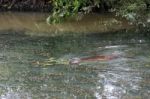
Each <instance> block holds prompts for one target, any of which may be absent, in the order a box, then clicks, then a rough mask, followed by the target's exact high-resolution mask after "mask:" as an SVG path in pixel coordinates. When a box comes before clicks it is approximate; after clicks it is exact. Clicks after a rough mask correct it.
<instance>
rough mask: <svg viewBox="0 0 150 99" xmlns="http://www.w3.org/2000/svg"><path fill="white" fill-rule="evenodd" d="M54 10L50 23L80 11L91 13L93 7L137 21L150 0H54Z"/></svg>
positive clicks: (62, 19) (57, 21)
mask: <svg viewBox="0 0 150 99" xmlns="http://www.w3.org/2000/svg"><path fill="white" fill-rule="evenodd" d="M52 3H53V12H52V15H51V16H49V18H48V19H47V22H48V23H60V22H62V21H64V20H66V19H67V18H69V17H74V16H76V15H77V14H78V13H84V14H86V13H90V12H92V10H93V8H96V7H97V8H99V9H100V10H111V9H112V11H115V12H116V14H117V15H121V16H123V17H126V18H127V19H129V20H131V21H135V20H136V19H137V18H138V17H139V16H140V15H142V12H143V11H145V10H146V9H147V7H148V5H149V4H150V1H149V0H53V2H52Z"/></svg>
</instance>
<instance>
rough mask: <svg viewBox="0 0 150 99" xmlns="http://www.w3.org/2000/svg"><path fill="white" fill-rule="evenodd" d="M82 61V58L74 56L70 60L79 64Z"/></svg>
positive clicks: (71, 62) (70, 62)
mask: <svg viewBox="0 0 150 99" xmlns="http://www.w3.org/2000/svg"><path fill="white" fill-rule="evenodd" d="M80 62H81V60H80V58H72V59H70V60H69V64H71V65H73V64H79V63H80Z"/></svg>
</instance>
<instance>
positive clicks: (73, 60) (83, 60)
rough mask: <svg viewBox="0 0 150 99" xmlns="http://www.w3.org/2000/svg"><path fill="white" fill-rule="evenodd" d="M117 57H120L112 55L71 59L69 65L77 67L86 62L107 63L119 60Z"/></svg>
mask: <svg viewBox="0 0 150 99" xmlns="http://www.w3.org/2000/svg"><path fill="white" fill-rule="evenodd" d="M119 57H120V54H118V53H117V54H116V53H112V54H111V55H96V56H92V57H84V58H72V59H71V60H70V61H69V64H71V65H73V64H76V65H78V64H79V63H81V62H86V61H109V60H112V59H116V58H119Z"/></svg>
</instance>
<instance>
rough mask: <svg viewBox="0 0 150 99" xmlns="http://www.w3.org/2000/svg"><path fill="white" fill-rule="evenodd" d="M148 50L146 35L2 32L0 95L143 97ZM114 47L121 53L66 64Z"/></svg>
mask: <svg viewBox="0 0 150 99" xmlns="http://www.w3.org/2000/svg"><path fill="white" fill-rule="evenodd" d="M149 49H150V35H149V33H124V32H123V33H122V32H120V33H107V34H77V35H75V34H64V35H59V36H54V37H36V36H28V35H25V34H24V32H23V31H20V32H14V31H11V30H10V31H1V32H0V99H148V98H149V97H150V50H149ZM115 51H117V52H119V53H121V54H122V57H120V58H118V59H115V60H111V61H104V62H100V61H99V62H84V63H81V64H79V65H69V64H68V63H67V62H68V61H69V59H71V58H74V57H88V56H92V55H93V54H98V55H109V54H111V53H113V52H115ZM50 59H53V60H55V61H54V62H53V61H50ZM59 61H62V62H59ZM64 61H65V62H64Z"/></svg>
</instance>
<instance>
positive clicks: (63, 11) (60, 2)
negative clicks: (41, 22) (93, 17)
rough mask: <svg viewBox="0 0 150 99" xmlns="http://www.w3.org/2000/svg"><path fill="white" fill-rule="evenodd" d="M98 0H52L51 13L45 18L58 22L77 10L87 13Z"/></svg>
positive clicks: (74, 14)
mask: <svg viewBox="0 0 150 99" xmlns="http://www.w3.org/2000/svg"><path fill="white" fill-rule="evenodd" d="M99 2H100V1H99V0H93V1H92V0H53V13H52V15H51V16H49V18H48V19H47V21H48V22H50V23H60V22H61V21H63V20H65V19H66V18H68V17H73V16H76V15H77V14H78V12H82V13H88V12H90V11H91V8H92V7H93V6H97V5H98V4H99Z"/></svg>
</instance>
